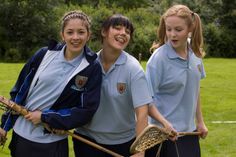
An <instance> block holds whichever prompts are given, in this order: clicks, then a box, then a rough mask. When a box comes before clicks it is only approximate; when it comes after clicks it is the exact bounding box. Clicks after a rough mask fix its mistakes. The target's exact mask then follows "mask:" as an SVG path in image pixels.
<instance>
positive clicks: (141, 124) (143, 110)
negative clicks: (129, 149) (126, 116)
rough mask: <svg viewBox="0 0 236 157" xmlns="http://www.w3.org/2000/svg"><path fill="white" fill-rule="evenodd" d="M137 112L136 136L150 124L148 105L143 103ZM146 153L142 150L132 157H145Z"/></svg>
mask: <svg viewBox="0 0 236 157" xmlns="http://www.w3.org/2000/svg"><path fill="white" fill-rule="evenodd" d="M135 113H136V136H138V135H139V134H140V133H141V132H142V131H143V130H144V129H145V128H146V127H147V126H148V105H147V104H146V105H143V106H140V107H137V108H136V109H135ZM144 155H145V153H144V152H140V153H137V154H134V155H132V156H131V157H144Z"/></svg>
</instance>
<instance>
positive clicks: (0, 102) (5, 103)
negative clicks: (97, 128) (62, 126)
mask: <svg viewBox="0 0 236 157" xmlns="http://www.w3.org/2000/svg"><path fill="white" fill-rule="evenodd" d="M0 106H1V107H0V109H2V108H3V107H5V108H7V109H11V110H12V111H14V112H16V113H19V114H20V115H23V116H25V115H27V114H28V111H27V110H26V109H25V108H23V107H22V106H20V105H18V104H16V103H15V102H13V101H11V100H9V99H7V98H5V97H3V96H0ZM42 125H43V126H44V127H45V128H46V129H47V130H49V131H52V132H53V133H54V132H57V130H56V129H50V128H49V126H48V125H47V124H46V123H42ZM60 134H67V135H70V136H72V137H74V138H75V139H77V140H79V141H81V142H84V143H86V144H88V145H90V146H92V147H94V148H97V149H99V150H101V151H103V152H105V153H108V154H110V155H112V156H114V157H123V156H122V155H120V154H117V153H115V152H113V151H111V150H109V149H107V148H104V147H102V146H100V145H98V144H96V143H93V142H91V141H89V140H87V139H85V138H83V137H81V136H79V135H76V134H74V133H72V132H70V131H66V130H60Z"/></svg>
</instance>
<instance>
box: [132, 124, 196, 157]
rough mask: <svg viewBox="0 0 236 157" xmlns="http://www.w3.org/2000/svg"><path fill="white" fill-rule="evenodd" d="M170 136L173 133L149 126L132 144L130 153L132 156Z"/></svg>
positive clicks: (155, 126) (193, 133)
mask: <svg viewBox="0 0 236 157" xmlns="http://www.w3.org/2000/svg"><path fill="white" fill-rule="evenodd" d="M178 135H179V136H181V135H182V136H185V135H200V132H178ZM171 136H174V135H173V133H169V132H167V131H166V130H165V129H164V128H161V127H159V126H157V125H149V126H147V127H146V128H145V129H144V130H143V131H142V133H141V134H140V135H139V136H138V137H137V138H136V140H135V141H134V142H133V144H132V145H131V147H130V152H131V153H132V154H134V153H138V152H143V151H145V150H147V149H149V148H151V147H153V146H155V145H157V144H159V143H162V142H163V141H165V140H167V139H168V138H169V137H171Z"/></svg>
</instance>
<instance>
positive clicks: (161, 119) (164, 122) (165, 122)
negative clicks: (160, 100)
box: [148, 104, 177, 140]
mask: <svg viewBox="0 0 236 157" xmlns="http://www.w3.org/2000/svg"><path fill="white" fill-rule="evenodd" d="M148 114H149V116H151V117H152V118H153V119H155V120H156V121H158V122H160V123H161V124H162V125H163V127H164V128H165V129H166V130H167V131H168V132H171V133H172V134H174V135H177V131H176V130H175V129H174V128H173V126H172V124H171V123H170V122H169V121H168V120H166V119H165V118H164V116H163V115H162V114H161V113H160V112H159V111H158V109H157V108H156V106H155V104H150V105H149V108H148ZM170 139H171V140H177V136H174V137H171V138H170Z"/></svg>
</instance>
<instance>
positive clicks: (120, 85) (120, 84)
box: [117, 82, 126, 94]
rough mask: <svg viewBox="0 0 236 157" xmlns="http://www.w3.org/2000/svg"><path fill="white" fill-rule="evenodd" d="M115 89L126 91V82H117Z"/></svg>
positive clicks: (120, 91) (121, 92)
mask: <svg viewBox="0 0 236 157" xmlns="http://www.w3.org/2000/svg"><path fill="white" fill-rule="evenodd" d="M117 91H118V92H119V93H120V94H123V93H124V92H125V91H126V83H119V82H118V83H117Z"/></svg>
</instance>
